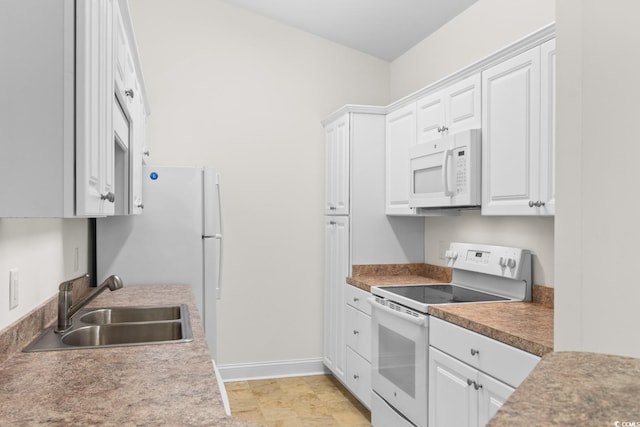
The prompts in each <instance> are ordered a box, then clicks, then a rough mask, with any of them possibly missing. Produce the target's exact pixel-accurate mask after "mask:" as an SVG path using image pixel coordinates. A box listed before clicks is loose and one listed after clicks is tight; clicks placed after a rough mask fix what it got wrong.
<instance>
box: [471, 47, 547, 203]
mask: <svg viewBox="0 0 640 427" xmlns="http://www.w3.org/2000/svg"><path fill="white" fill-rule="evenodd" d="M482 87H483V91H484V96H483V97H482V172H483V176H482V213H483V214H485V215H486V214H494V215H518V214H520V215H522V214H524V215H531V214H532V211H531V207H530V206H529V203H530V202H531V201H535V200H537V194H538V169H539V160H538V149H539V138H540V48H539V47H536V48H534V49H531V50H529V51H527V52H524V53H522V54H520V55H518V56H516V57H514V58H511V59H509V60H507V61H505V62H503V63H500V64H498V65H496V66H495V67H492V68H490V69H488V70H486V71H484V72H483V73H482Z"/></svg>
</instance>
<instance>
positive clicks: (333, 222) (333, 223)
mask: <svg viewBox="0 0 640 427" xmlns="http://www.w3.org/2000/svg"><path fill="white" fill-rule="evenodd" d="M336 224H337V222H335V221H329V225H336Z"/></svg>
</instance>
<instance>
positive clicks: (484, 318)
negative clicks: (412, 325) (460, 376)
mask: <svg viewBox="0 0 640 427" xmlns="http://www.w3.org/2000/svg"><path fill="white" fill-rule="evenodd" d="M429 314H431V315H432V316H435V317H439V318H441V319H443V320H446V321H447V322H451V323H454V324H456V325H458V326H462V327H463V328H466V329H469V330H472V331H474V332H477V333H479V334H482V335H485V336H487V337H489V338H493V339H495V340H497V341H500V342H503V343H505V344H509V345H510V346H513V347H516V348H519V349H520V350H524V351H528V352H529V353H533V354H535V355H537V356H544V355H545V354H547V353H550V352H552V351H553V308H551V307H547V306H545V305H542V304H536V303H531V302H496V303H482V304H450V305H446V304H445V305H432V306H430V307H429Z"/></svg>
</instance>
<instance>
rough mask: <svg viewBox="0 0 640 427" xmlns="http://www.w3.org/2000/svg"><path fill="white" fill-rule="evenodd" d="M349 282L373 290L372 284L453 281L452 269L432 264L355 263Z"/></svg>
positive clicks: (418, 283)
mask: <svg viewBox="0 0 640 427" xmlns="http://www.w3.org/2000/svg"><path fill="white" fill-rule="evenodd" d="M352 274H353V276H351V277H347V283H348V284H350V285H352V286H355V287H357V288H360V289H362V290H364V291H367V292H371V287H372V286H382V285H420V284H425V283H449V282H451V269H450V268H447V267H440V266H435V265H431V264H375V265H354V266H353V272H352Z"/></svg>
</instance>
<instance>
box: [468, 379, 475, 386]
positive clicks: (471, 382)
mask: <svg viewBox="0 0 640 427" xmlns="http://www.w3.org/2000/svg"><path fill="white" fill-rule="evenodd" d="M471 384H475V381H471V380H470V379H469V378H467V385H471Z"/></svg>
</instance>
